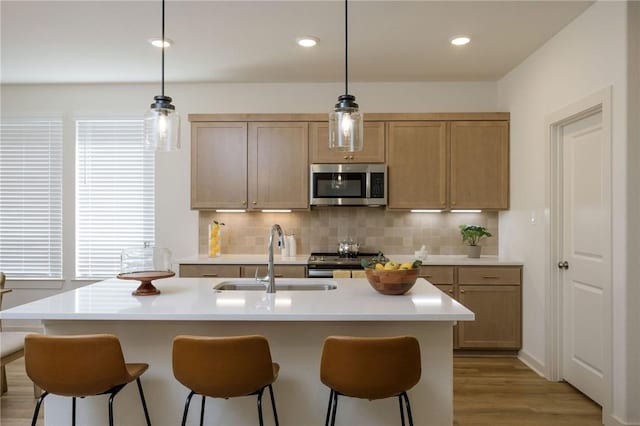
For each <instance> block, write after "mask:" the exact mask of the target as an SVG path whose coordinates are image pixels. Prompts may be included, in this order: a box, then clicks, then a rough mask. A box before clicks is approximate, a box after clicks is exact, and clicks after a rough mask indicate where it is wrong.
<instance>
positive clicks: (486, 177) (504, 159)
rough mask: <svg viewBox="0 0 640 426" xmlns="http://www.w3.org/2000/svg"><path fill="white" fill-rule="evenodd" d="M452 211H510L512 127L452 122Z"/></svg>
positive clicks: (498, 123)
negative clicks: (510, 133)
mask: <svg viewBox="0 0 640 426" xmlns="http://www.w3.org/2000/svg"><path fill="white" fill-rule="evenodd" d="M450 143H451V172H450V173H451V175H450V197H451V200H450V205H451V208H452V209H507V208H509V124H508V122H506V121H454V122H451V142H450Z"/></svg>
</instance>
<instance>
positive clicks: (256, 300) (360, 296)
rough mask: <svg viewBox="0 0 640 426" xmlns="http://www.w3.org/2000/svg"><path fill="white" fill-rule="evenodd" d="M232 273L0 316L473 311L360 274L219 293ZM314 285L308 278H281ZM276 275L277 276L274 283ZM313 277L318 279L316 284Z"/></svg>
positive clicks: (113, 289) (90, 289)
mask: <svg viewBox="0 0 640 426" xmlns="http://www.w3.org/2000/svg"><path fill="white" fill-rule="evenodd" d="M229 280H236V281H237V280H238V279H231V278H177V277H174V278H169V279H163V280H157V281H154V285H155V286H156V287H157V288H158V289H159V290H160V291H161V292H162V293H161V294H160V295H156V296H137V297H136V296H132V295H131V292H132V291H133V290H134V289H135V288H136V287H137V286H138V282H136V281H123V280H119V279H117V278H112V279H108V280H105V281H101V282H98V283H95V284H91V285H88V286H86V287H81V288H78V289H76V290H72V291H68V292H65V293H61V294H57V295H55V296H51V297H48V298H45V299H41V300H37V301H35V302H31V303H27V304H25V305H21V306H16V307H14V308H11V309H7V310H5V311H2V312H1V313H0V318H2V319H39V320H127V321H130V320H154V321H158V320H162V321H460V320H462V321H464V320H473V319H474V314H473V312H471V311H470V310H468V309H467V308H465V307H464V306H463V305H461V304H460V303H458V302H457V301H455V300H453V299H451V298H450V297H449V296H447V295H446V294H444V293H442V292H441V291H440V290H438V289H437V288H436V287H435V286H433V285H432V284H431V283H429V282H428V281H426V280H424V279H422V278H419V279H418V281H416V284H415V285H414V286H413V288H412V289H411V290H410V291H409V292H408V293H406V294H404V295H401V296H385V295H382V294H379V293H377V292H376V291H375V290H373V288H371V286H370V285H369V283H368V282H367V280H366V279H336V280H327V279H315V280H320V281H323V282H327V281H331V282H333V283H335V284H337V286H338V288H337V289H336V290H330V291H282V290H281V291H277V292H276V293H275V294H274V295H268V294H267V293H266V292H265V291H223V292H217V291H215V290H214V289H213V287H214V286H215V285H217V284H219V283H221V282H223V281H229ZM293 280H295V281H297V282H303V283H304V282H314V281H313V280H314V279H282V282H283V283H284V282H285V281H289V282H291V281H293ZM279 281H280V280H276V283H278V282H279ZM315 282H318V281H315Z"/></svg>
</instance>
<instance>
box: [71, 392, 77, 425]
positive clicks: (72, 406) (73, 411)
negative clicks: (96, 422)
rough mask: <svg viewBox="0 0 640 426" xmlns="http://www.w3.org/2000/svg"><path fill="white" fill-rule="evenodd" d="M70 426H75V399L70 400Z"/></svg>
mask: <svg viewBox="0 0 640 426" xmlns="http://www.w3.org/2000/svg"><path fill="white" fill-rule="evenodd" d="M71 426H76V397H75V396H74V397H73V398H71Z"/></svg>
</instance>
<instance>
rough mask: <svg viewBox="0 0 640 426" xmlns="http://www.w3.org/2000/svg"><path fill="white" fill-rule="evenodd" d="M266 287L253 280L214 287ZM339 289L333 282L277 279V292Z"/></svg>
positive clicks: (264, 289) (242, 288) (218, 289)
mask: <svg viewBox="0 0 640 426" xmlns="http://www.w3.org/2000/svg"><path fill="white" fill-rule="evenodd" d="M266 288H267V287H266V285H265V284H263V283H260V282H256V280H255V279H253V278H246V279H243V278H240V279H235V280H227V281H222V282H221V283H219V284H217V285H215V286H214V287H213V289H214V290H216V291H266ZM337 288H338V284H337V283H336V282H335V281H333V280H323V279H317V278H311V279H309V278H280V279H276V291H329V290H335V289H337Z"/></svg>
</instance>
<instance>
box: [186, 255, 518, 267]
mask: <svg viewBox="0 0 640 426" xmlns="http://www.w3.org/2000/svg"><path fill="white" fill-rule="evenodd" d="M385 256H386V257H388V258H389V259H392V260H394V261H396V262H412V261H414V260H415V256H412V255H408V254H385ZM308 259H309V255H308V254H304V255H298V256H295V257H282V256H280V255H274V256H273V261H274V263H275V264H276V265H306V264H307V261H308ZM267 260H268V256H267V255H266V254H264V255H262V254H223V255H221V256H218V257H207V256H206V255H200V256H193V257H186V258H183V259H179V260H178V261H177V263H179V264H189V265H243V264H246V265H266V264H267ZM422 264H423V265H433V266H522V264H523V263H522V261H518V260H514V259H508V258H504V257H499V256H481V257H480V258H478V259H472V258H469V257H467V256H466V255H440V254H435V255H428V256H427V259H426V260H425V261H423V262H422Z"/></svg>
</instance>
